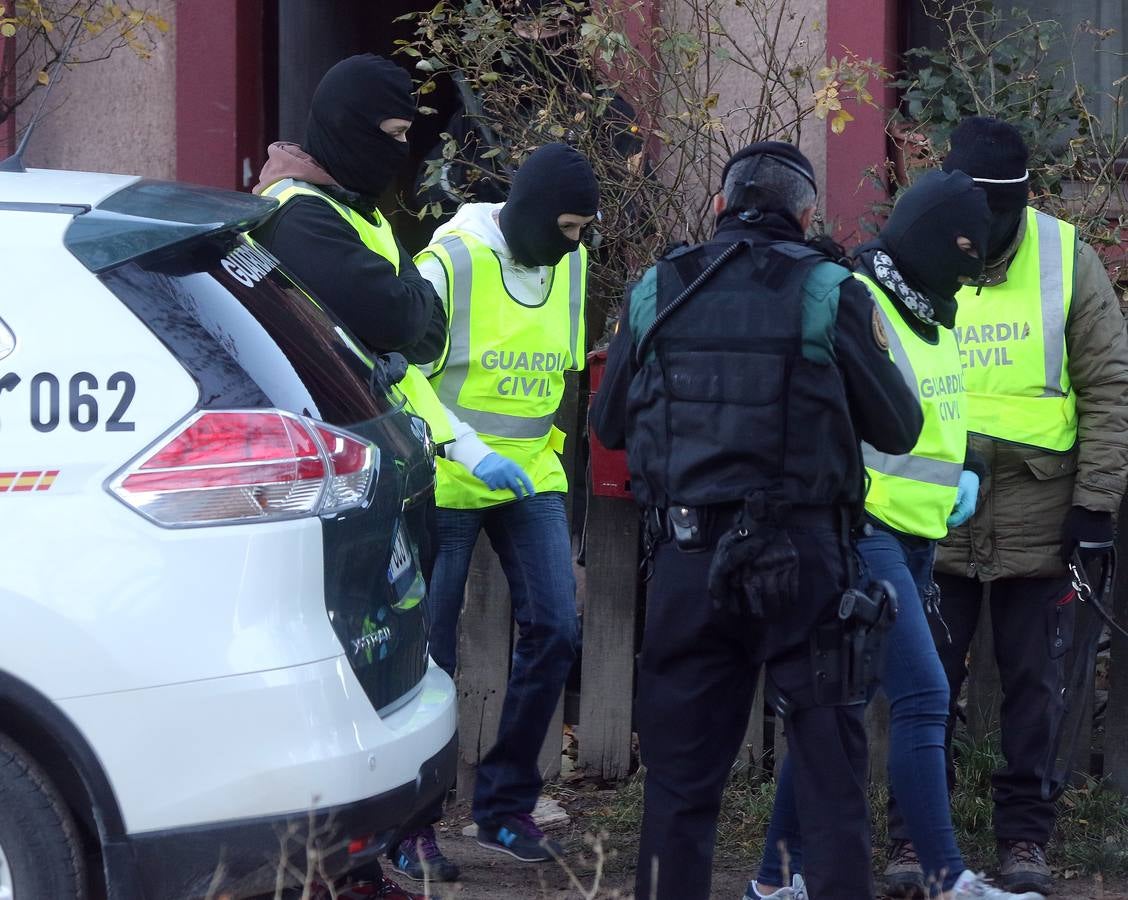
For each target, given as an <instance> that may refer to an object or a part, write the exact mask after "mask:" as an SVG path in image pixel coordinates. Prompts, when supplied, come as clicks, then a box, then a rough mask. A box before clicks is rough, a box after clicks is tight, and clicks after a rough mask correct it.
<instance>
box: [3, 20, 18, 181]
mask: <svg viewBox="0 0 1128 900" xmlns="http://www.w3.org/2000/svg"><path fill="white" fill-rule="evenodd" d="M15 44H16V39H15V38H0V96H3V97H5V98H7V97H10V96H11V95H12V94H13V93H14V86H13V85H11V84H9V83H8V78H7V77H5V74H4V73H6V72H7V71H8V66H9V65H10V64H11V63H10V61H9V58H8V57H9V54H11V53H14V52H15V49H16V47H15ZM15 150H16V114H15V113H14V112H13V113H12V114H11V115H10V116H8V118H6V119H5V120H4V121H3V122H0V159H4V158H5V157H8V156H11V155H12V154H13V153H14V152H15Z"/></svg>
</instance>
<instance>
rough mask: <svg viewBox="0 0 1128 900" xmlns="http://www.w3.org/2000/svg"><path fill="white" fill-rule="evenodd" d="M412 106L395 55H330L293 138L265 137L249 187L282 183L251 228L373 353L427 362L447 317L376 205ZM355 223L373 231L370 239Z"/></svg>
mask: <svg viewBox="0 0 1128 900" xmlns="http://www.w3.org/2000/svg"><path fill="white" fill-rule="evenodd" d="M414 116H415V97H414V93H413V90H412V85H411V76H410V75H408V74H407V72H406V71H404V70H403V69H401V68H400V67H399V66H397V65H396V64H395V63H393V62H391V61H389V60H387V59H384V58H383V57H380V56H375V55H374V54H372V53H363V54H360V55H358V56H350V57H348V58H347V59H344V60H342V61H341V62H339V63H337V64H336V65H335V66H333V68H331V69H330V70H329V71H328V72H327V73H326V74H325V76H324V77H323V78H322V79H321V82H320V84H318V86H317V90H316V91H315V92H314V95H313V103H312V105H311V107H310V113H309V120H308V123H307V125H306V137H305V140H304V142H303V144H302V146H300V147H299V146H298V145H297V144H291V143H285V142H279V143H274V144H271V145H270V148H269V150H268V157H267V162H266V165H265V166H263V170H262V174H261V175H260V176H259V181H258V184H256V185H255V188H254V190H255V193H256V194H264V193H265V194H268V195H270V196H274V195H276V194H279V193H280V191H281V189H282V187H284V186H286V185H290V184H291V183H293V184H296V185H298V186H299V187H300V186H302V185H305V186H308V187H311V188H312V189H313V191H314V192H315V193H309V192H306V193H302V194H298V195H296V196H295V195H293V192H289V193H288V194H287V195H286V196H285V197H284V198H283V201H284V202H283V204H282V206H281V207H280V208H279V210H278V212H276V213H275V214H274V215H273V216H271V217H270V219H268V220H267V221H266V223H265V224H264V225H262V226H260V227H259V228H258V229H257V230H256V231H255V233H254V237H255V239H256V240H257V241H258V242H259V243H261V244H262V245H263V246H265V247H266V249H268V250H270V251H271V252H272V253H273V254H274V255H275V256H276V257H278V258H279V259H280V260H281V261H282V262H283V264H284V265H285V266H286V268H287V269H289V270H290V272H291V273H292V274H294V275H295V276H297V278H298V279H299V280H300V281H301V282H303V283H304V284H305V285H306V286H307V287H308V288H310V289H311V290H312V291H313V292H314V293H315V294H316V295H317V297H318V300H319V301H320V302H321V303H322V304H323V305H324V306H327V307H328V308H329V309H331V310H332V311H333V312H334V313H335V314H336V315H337V316H338V317H339V318H340V319H341V320H342V321H343V322H344V323H345V324H346V325H347V326H348V327H349V329H350V330H351V331H352V332H353V333H354V334H355V335H356V336H357V337H359V338H360V339H361V340H362V341H363V342H364V344H365V346H366V347H367V348H368V349H369V350H371V351H373V352H376V353H384V352H388V351H393V350H394V351H398V352H400V353H402V354H403V355H404V356H406V357H407V359H408V360H409V361H411V362H430V361H431V360H433V359H434V358H435V357H436V356H437V355H438V354H439V352H441V350H442V347H443V344H444V342H445V339H446V317H445V314H444V312H443V310H442V307H441V305H440V304H439V303H438V298H437V297H436V296H435V292H434V291H433V290H432V289H431V286H430V285H429V284H428V283H427V281H426V280H425V279H423V278H421V277H420V276H419V273H418V271H416V268H415V265H414V264H413V263H412V261H411V256H410V255H409V254H408V253H406V252H405V251H404V250H403V248H402V247H401V246H400V244H399V242H398V241H397V240H396V238H395V236H394V235H393V234H392V230H391V224H390V223H389V222H388V220H387V219H386V218H385V217H384V216H383V215H382V214H381V212H380V210H379V209H377V208H376V203H377V200H378V199H379V197H380V196H381V195H382V194H383V193H384V192H385V191H386V190H387V189H388V188H389V187H390V186H391V184H392V182H393V181H394V179H395V177H396V175H397V174H398V173H399V171H400V169H401V168H402V166H403V164H404V162H405V161H406V159H407V152H408V144H407V130H408V128H410V127H411V120H412V119H413V118H414ZM354 215H355V216H358V217H360V219H359V220H357V221H356V224H359V225H360V227H361V228H362V229H365V230H367V231H369V233H370V234H371V233H372V232H373V230H376V231H378V232H379V234H378V238H377V240H376V243H377V247H376V249H375V250H374V248H373V247H370V246H369V245H367V244H366V243H365V242H364V240H363V239H362V238H361V235H360V233H359V231H358V229H357V228H356V227H354V224H351V223H350V219H349V218H348V217H349V216H354Z"/></svg>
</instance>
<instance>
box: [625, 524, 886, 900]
mask: <svg viewBox="0 0 1128 900" xmlns="http://www.w3.org/2000/svg"><path fill="white" fill-rule="evenodd" d="M789 532H790V534H791V536H792V541H793V542H794V543H795V545H796V549H797V550H798V551H799V555H800V563H801V578H800V588H801V592H800V596H801V599H800V600H799V602H797V603H796V604H795V606H794V608H793V609H792V611H791V613H790V614H789V615H787V616H785V617H783V618H781V621H779V622H775V623H771V624H769V625H764V624H763V623H753V622H751V621H750V620H749V619H747V618H746V617H744V616H741V615H737V614H736V613H733V612H730V611H728V610H723V609H717V608H716V607H715V606H714V604H713V601H712V600H711V599H710V597H709V594H708V590H707V587H706V586H707V583H708V571H709V563H710V561H711V557H712V553H711V552H709V551H706V552H701V553H683V552H681V551H679V550H678V549H677V548H676V546H674V545H673V544H672V543H669V542H667V543H663V544H660V545H659V547H658V548H657V551H656V554H655V558H654V575H653V577H652V578H651V580H650V582H649V587H648V591H647V609H646V627H645V632H644V637H643V646H642V654H641V658H640V661H639V676H638V710H637V721H638V731H639V742H640V749H641V752H642V762H643V764H644V765H645V766H646V792H645V799H644V805H643V818H642V835H641V841H640V846H639V862H638V871H637V876H636V886H635V896H636V897H639V898H644V900H650V898H656V900H705V898H708V897H709V896H710V880H711V874H712V864H713V850H714V844H715V841H716V829H717V816H718V813H719V811H720V805H721V793H722V791H723V789H724V786H725V782H726V780H727V778H728V774H729V770H730V769H731V767H732V764H733V761H734V760H735V758H736V754H737V752H738V751H739V749H740V746H741V744H742V742H743V738H744V733H745V730H746V728H747V726H748V716H749V712H750V710H751V705H752V696H753V693H754V691H755V679H756V673H757V669H758V667H759V665H760V664H761V663H763V662H766V664H767V672H768V677H769V678H771V679H772V681H773V682H774V684H775V685H776V686H777V687H778V688H779V690H780V691H781V692H782V693H783V694H785V695H787V696H788V697H790V698H791V699H793V700H795V701H796V702H797V704H798V706H799V707H801V708H800V709H798V710H797V711H796V712H795V713H794V714H793V715H792V716H791V717H789V718H788V720H787V726H786V727H787V736H788V752H789V754H790V755H791V757H792V759H793V760H794V765H795V799H796V803H797V805H798V807H799V812H800V819H801V822H802V837H803V844H804V846H805V847H806V848H807V852H806V856H805V871H804V876H805V878H806V881H807V888H808V891H809V895H810V896H811V898H812V900H831V898H834V900H863V898H865V900H868V898H871V897H873V896H874V891H873V884H872V878H871V872H870V838H869V824H868V823H869V819H868V813H867V807H866V793H865V776H866V739H865V730H864V727H863V708H862V707H861V706H852V707H842V706H839V707H832V706H814V705H813V696H812V666H811V656H810V650H809V647H808V642H807V637H808V635H809V633H810V631H811V629H812V627H813V626H814V625H815V624H816V623H817V622H821V621H824V620H825V619H826V618H828V617H832V616H833V615H834V611H835V610H836V608H837V603H838V600H839V597H840V596H841V593H842V591H843V590H844V589H845V587H846V584H847V579H848V574H847V572H848V570H847V564H846V558H845V552H844V550H843V548H842V542H841V540H840V538H839V537H838V534H837V533H836V532H835V531H834V530H832V529H829V528H827V529H823V530H820V529H803V530H799V529H789Z"/></svg>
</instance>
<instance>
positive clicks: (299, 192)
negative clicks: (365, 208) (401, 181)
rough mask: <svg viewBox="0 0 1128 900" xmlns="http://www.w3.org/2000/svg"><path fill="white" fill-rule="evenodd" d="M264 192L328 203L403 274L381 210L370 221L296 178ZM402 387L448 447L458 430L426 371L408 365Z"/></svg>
mask: <svg viewBox="0 0 1128 900" xmlns="http://www.w3.org/2000/svg"><path fill="white" fill-rule="evenodd" d="M262 193H263V196H265V197H273V198H274V199H276V200H277V201H278V203H279V204H280V205H282V204H285V203H286V201H288V200H292V199H293V198H294V197H317V198H319V199H320V200H323V201H325V202H326V203H328V204H329V205H330V206H331V207H333V209H335V210H336V211H337V212H338V213H339V214H340V215H341V218H343V219H344V220H345V221H346V222H348V223H349V224H350V225H351V226H352V227H353V229H354V230H355V231H356V233H357V235H358V236H359V237H360V239H361V241H362V242H363V243H364V246H365V247H367V248H368V249H369V250H371V251H372V252H373V253H377V254H379V255H380V256H382V257H383V258H384V259H386V260H387V261H388V262H390V263H391V264H392V266H393V267H394V268H395V270H396V274H397V275H398V274H399V270H400V251H399V244H397V243H396V238H395V235H394V234H393V232H392V225H391V223H390V222H389V221H388V220H387V219H386V218H385V217H384V216H382V215H380V212H379V210H375V211H374V218H375V220H376V221H375V222H372V221H369V220H368V219H367V218H365V217H364V216H362V215H361V214H360V213H358V212H357V211H356V210H355V209H351V208H350V207H348V206H346V205H345V204H343V203H340V202H338V201H337V200H335V199H334V198H333V197H330V196H329V195H328V194H327V193H325V192H324V191H323V190H321V189H320V188H318V187H317V186H316V185H313V184H309V183H308V182H305V181H298V180H297V179H294V178H284V179H282V180H281V181H276V182H275V183H274V184H272V185H270V186H269V187H267V188H266V189H264V190H263V192H262ZM398 387H399V388H400V389H401V390H402V391H403V394H404V397H405V398H406V399H407V403H408V405H409V406H410V408H411V411H412V412H414V413H415V414H416V415H417V416H419V418H421V419H423V421H425V422H426V423H427V425H428V426H429V427H430V429H431V437H432V439H433V440H434V441H435V443H436V444H447V443H450V442H451V441H453V440H454V428H453V427H452V426H451V424H450V419H449V418H447V414H446V411H445V410H444V409H443V406H442V403H440V402H439V398H438V397H437V396H435V392H434V390H432V388H431V385H430V383H429V382H428V381H427V376H426V375H424V374H423V373H422V371H420V370H419V369H418V368H416V367H415V366H408V368H407V374H406V375H405V376H404V378H403V381H401V382H400V383H399V385H398Z"/></svg>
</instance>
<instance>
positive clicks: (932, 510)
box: [854, 273, 967, 540]
mask: <svg viewBox="0 0 1128 900" xmlns="http://www.w3.org/2000/svg"><path fill="white" fill-rule="evenodd" d="M854 277H855V278H857V279H858V280H859V281H861V282H862V283H863V284H865V286H866V287H867V288H869V292H870V293H871V294H872V295H873V298H874V305H875V306H876V307H877V314H878V316H879V317H880V318H881V322H882V325H883V326H884V329H885V334H886V336H887V337H888V339H889V354H890V356H891V357H892V359H893V362H894V363H895V364H896V365H897V369H898V370H899V371H900V373H901V375H902V377H903V378H904V379H905V382H906V383H907V384H908V385H909V387H910V388H912V390H913V392H914V393H915V394H916V396H917V399H918V400H919V401H920V407H921V411H922V412H923V413H924V427H923V428H922V429H921V432H920V437H919V438H917V442H916V445H915V446H914V447H913V449H912V450H910V451H909V452H908V453H905V454H902V455H900V456H894V455H891V454H888V453H882V452H881V451H879V450H876V449H874V448H873V447H871V446H870V445H869V444H865V443H863V444H862V458H863V460H864V462H865V464H866V472H867V474H868V475H869V490H868V491H867V492H866V512H868V513H869V514H870V515H872V516H874V517H875V518H877V519H880V520H881V521H882V522H885V523H886V524H887V525H889V526H890V527H892V528H895V529H896V530H897V531H900V532H902V533H904V534H912V535H916V536H917V537H923V538H929V539H931V540H939V539H940V538H942V537H944V535H946V534H947V533H948V523H947V520H948V516H949V515H950V514H951V512H952V507H953V506H955V505H956V489H957V487H958V485H959V480H960V473H961V472H963V463H964V457H965V455H966V453H967V426H966V422H965V420H964V416H965V414H966V413H965V405H966V403H965V400H964V387H963V379H962V376H961V372H960V351H959V346H958V344H957V343H956V337H955V335H954V334H953V333H952V332H951V331H949V330H948V329H947V328H937V329H936V330H937V332H938V337H937V341H936V343H935V344H931V343H929V342H928V341H926V340H924V339H923V338H921V337H920V335H918V334H916V333H915V332H914V331H913V330H912V328H911V327H910V326H909V324H908V323H907V322H906V321H905V320H904V318H903V317H902V316H901V314H900V313H899V312H898V311H897V308H896V307H895V306H894V305H893V301H892V300H890V299H889V297H888V296H886V294H885V291H883V290H882V289H881V288H880V287H879V286H878V285H876V284H875V283H874V282H873V281H872V280H871V279H870V278H868V277H867V276H865V275H862V274H858V273H855V275H854Z"/></svg>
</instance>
